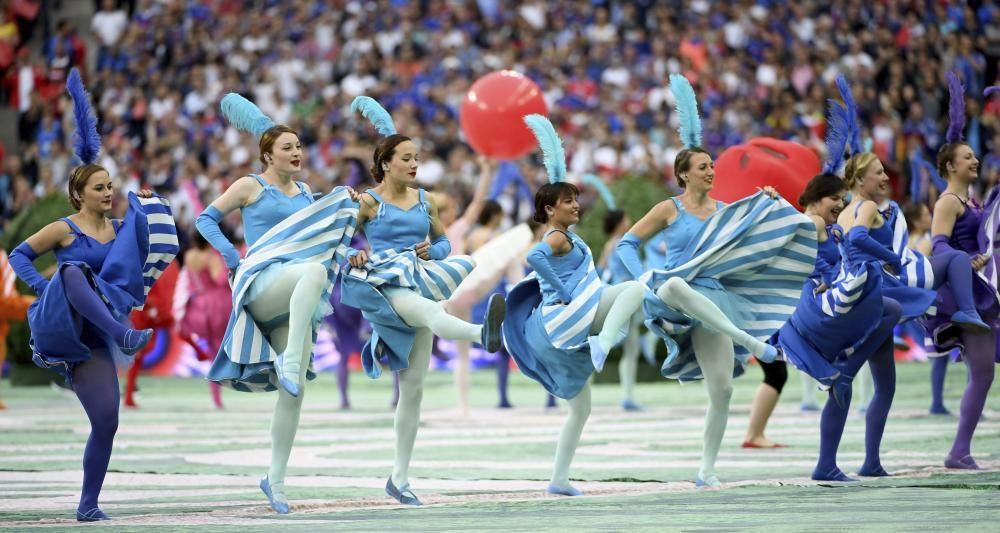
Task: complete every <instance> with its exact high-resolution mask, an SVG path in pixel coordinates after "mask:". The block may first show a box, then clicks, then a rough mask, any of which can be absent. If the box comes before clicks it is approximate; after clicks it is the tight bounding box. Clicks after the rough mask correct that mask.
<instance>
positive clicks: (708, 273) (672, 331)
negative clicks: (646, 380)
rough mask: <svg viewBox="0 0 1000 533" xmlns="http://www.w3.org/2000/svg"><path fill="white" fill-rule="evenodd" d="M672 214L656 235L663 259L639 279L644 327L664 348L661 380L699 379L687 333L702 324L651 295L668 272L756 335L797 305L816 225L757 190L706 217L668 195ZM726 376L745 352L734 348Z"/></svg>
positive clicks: (777, 324) (812, 255)
mask: <svg viewBox="0 0 1000 533" xmlns="http://www.w3.org/2000/svg"><path fill="white" fill-rule="evenodd" d="M674 202H675V204H676V205H677V209H678V216H677V219H676V220H675V221H674V222H673V224H671V225H670V226H669V227H667V228H666V229H665V230H664V232H665V233H666V236H665V237H666V239H667V245H668V247H669V248H668V250H667V263H666V265H664V267H663V268H662V269H655V270H652V271H650V272H647V273H646V274H644V275H643V276H642V278H641V281H643V282H644V283H645V284H646V286H647V287H648V288H649V289H650V290H649V291H647V293H646V297H645V299H644V301H643V310H644V311H645V314H646V326H647V327H648V328H649V329H650V331H653V332H654V333H656V334H657V335H658V336H659V337H660V338H662V339H663V341H664V343H666V345H667V352H668V353H667V359H666V361H664V363H663V366H662V367H661V368H660V373H661V374H662V375H663V377H665V378H668V379H676V380H679V381H692V380H697V379H701V378H702V377H703V376H702V372H701V366H700V365H699V364H698V361H697V359H696V358H695V356H694V350H693V347H692V345H691V335H690V333H691V331H692V329H693V328H694V327H704V326H703V325H702V324H701V323H700V322H699V321H697V320H695V319H693V318H691V317H689V316H687V315H685V314H684V313H683V312H681V311H680V310H679V309H675V308H673V307H671V306H669V305H667V304H665V303H664V302H662V301H661V300H660V299H659V297H657V296H656V290H657V289H659V288H660V286H661V285H662V284H663V283H664V282H666V281H667V280H668V279H670V278H673V277H680V278H681V279H684V280H685V281H686V282H687V283H688V284H689V285H690V286H691V288H692V289H694V290H696V291H698V292H699V293H701V294H702V295H704V296H705V297H707V298H709V299H710V300H712V302H714V303H715V304H716V305H717V306H718V307H719V308H720V309H721V310H722V312H723V313H724V314H725V315H726V316H727V317H729V319H730V320H732V322H733V323H734V324H736V325H737V326H738V327H740V328H741V329H743V330H745V331H746V332H747V333H749V334H751V335H753V336H754V337H757V338H758V339H761V340H766V339H768V338H770V337H771V336H772V335H773V334H774V333H775V332H776V331H777V330H778V329H779V328H781V326H782V325H783V324H784V323H785V322H786V321H787V320H788V318H789V317H790V316H791V315H792V312H793V311H794V310H795V306H796V304H797V303H798V299H799V294H800V292H801V290H802V283H803V281H805V280H806V279H807V278H808V276H809V273H810V272H812V270H813V268H814V266H815V261H816V227H815V225H814V224H813V222H812V220H810V219H809V218H808V217H806V216H805V215H803V214H801V213H799V212H798V211H797V210H796V209H795V208H794V207H792V206H791V205H790V204H789V203H788V202H787V201H785V200H784V199H781V198H779V199H777V200H774V199H771V198H769V197H768V196H767V195H765V194H763V193H758V194H755V195H753V196H750V197H747V198H744V199H742V200H739V201H737V202H735V203H733V204H730V205H727V206H725V207H720V208H719V209H718V210H716V212H715V213H713V214H712V215H711V216H710V217H708V218H707V219H706V220H700V219H698V218H697V217H695V216H693V215H691V214H690V213H687V212H685V210H684V208H683V206H682V205H681V203H680V201H678V200H677V199H674ZM734 355H735V357H736V364H735V365H734V367H733V376H734V377H736V376H739V375H741V374H742V373H743V372H744V370H745V366H746V362H747V360H748V359H749V357H750V354H749V352H748V351H747V350H746V349H745V348H744V347H742V346H735V347H734Z"/></svg>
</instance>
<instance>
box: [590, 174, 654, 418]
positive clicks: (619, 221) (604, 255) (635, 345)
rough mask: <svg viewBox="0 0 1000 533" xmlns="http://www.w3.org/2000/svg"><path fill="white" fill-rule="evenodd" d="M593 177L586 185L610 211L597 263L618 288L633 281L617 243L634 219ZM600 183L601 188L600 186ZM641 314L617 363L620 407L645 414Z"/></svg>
mask: <svg viewBox="0 0 1000 533" xmlns="http://www.w3.org/2000/svg"><path fill="white" fill-rule="evenodd" d="M588 177H590V176H585V177H584V182H588V183H590V184H591V185H595V186H596V187H597V190H598V191H599V192H600V193H601V195H602V196H603V197H604V202H605V204H606V205H607V206H608V212H607V214H606V215H604V234H605V235H606V236H607V237H608V242H606V243H605V244H604V250H603V251H602V252H601V259H600V260H599V261H598V262H597V266H598V268H599V269H601V270H603V272H604V275H603V276H602V279H603V280H604V281H605V282H606V283H608V284H610V285H618V284H621V283H624V282H626V281H631V280H632V279H633V278H632V275H631V274H629V272H628V269H627V268H625V263H623V262H622V260H621V258H620V257H618V254H617V248H618V241H620V240H621V238H622V236H624V235H625V232H626V231H628V229H629V228H630V227H631V226H632V220H631V219H630V218H629V216H628V214H627V213H625V211H622V210H621V209H616V208H615V203H614V197H612V196H611V191H610V190H607V188H606V186H604V183H603V182H600V178H597V177H596V176H595V177H594V179H595V180H597V181H596V183H595V182H594V181H592V180H587V178H588ZM597 183H600V185H597ZM642 319H643V315H642V313H639V312H637V313H635V314H634V315H632V318H631V319H630V320H629V325H628V334H627V335H626V336H625V341H624V342H623V343H622V358H621V360H620V361H619V362H618V381H619V383H621V387H622V401H621V406H622V410H624V411H642V406H641V405H639V404H637V403H636V402H635V380H636V373H637V372H638V371H639V343H640V342H641V341H640V337H639V324H641V323H642Z"/></svg>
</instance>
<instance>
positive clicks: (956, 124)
mask: <svg viewBox="0 0 1000 533" xmlns="http://www.w3.org/2000/svg"><path fill="white" fill-rule="evenodd" d="M945 76H947V78H948V132H947V133H945V136H944V140H945V142H948V143H956V142H959V141H961V140H962V132H963V131H965V87H963V86H962V80H960V79H958V76H956V75H955V73H954V72H948V73H947V74H945Z"/></svg>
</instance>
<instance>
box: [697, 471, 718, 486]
mask: <svg viewBox="0 0 1000 533" xmlns="http://www.w3.org/2000/svg"><path fill="white" fill-rule="evenodd" d="M694 486H695V487H698V488H699V489H702V488H713V487H721V486H722V482H721V481H719V478H718V477H716V476H715V475H714V474H713V475H711V476H706V477H705V478H704V479H703V478H702V477H701V476H698V477H696V478H694Z"/></svg>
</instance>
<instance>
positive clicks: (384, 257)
mask: <svg viewBox="0 0 1000 533" xmlns="http://www.w3.org/2000/svg"><path fill="white" fill-rule="evenodd" d="M366 194H370V195H371V196H372V197H373V198H374V199H375V200H376V201H378V203H379V206H378V209H377V211H376V214H375V216H374V217H373V218H372V219H370V220H368V221H367V222H366V223H365V237H367V238H368V243H369V245H370V246H371V250H372V253H371V255H370V256H369V258H368V262H367V263H365V264H364V265H362V266H361V267H358V268H354V267H350V266H348V268H347V270H346V271H345V272H344V276H343V278H342V283H343V285H342V288H341V302H342V303H344V304H345V305H349V306H351V307H356V308H358V309H361V312H362V314H363V315H364V317H365V318H366V319H367V320H368V322H370V323H371V325H372V336H371V338H370V339H369V340H368V342H367V343H365V346H364V348H362V350H361V363H362V365H363V366H364V369H365V373H366V374H367V375H368V377H370V378H372V379H375V378H378V377H379V376H381V375H382V366H381V362H380V360H381V359H382V358H383V357H387V358H388V361H389V368H390V369H391V370H393V371H398V370H405V369H407V368H409V365H410V352H411V350H412V349H413V340H414V338H415V332H414V328H413V327H411V326H409V325H407V324H406V322H404V321H403V319H402V318H401V317H400V316H399V315H398V314H396V311H395V310H393V308H392V306H391V305H390V304H389V300H388V299H387V298H386V297H385V294H384V293H383V291H384V290H385V289H389V288H393V287H398V288H405V289H410V290H413V291H415V292H417V293H418V294H420V295H421V296H423V297H425V298H428V299H430V300H434V301H442V300H446V299H448V298H449V297H450V296H451V294H452V292H454V291H455V289H456V288H457V287H458V285H459V284H460V283H461V282H462V280H463V279H465V277H466V276H468V275H469V273H470V272H472V269H473V268H474V267H475V261H473V259H472V258H471V257H469V256H467V255H454V256H451V257H448V258H445V259H441V260H424V259H420V258H419V257H417V253H416V251H415V247H416V246H417V245H418V244H420V243H421V242H424V241H425V240H426V238H427V236H428V234H429V233H430V227H431V226H430V211H429V207H430V204H429V203H428V202H427V199H426V193H425V192H424V190H423V189H420V190H419V200H418V202H417V203H416V204H414V205H413V206H411V207H410V208H409V209H402V208H400V207H397V206H395V205H392V204H390V203H388V202H385V201H384V200H383V199H382V197H381V196H379V195H378V193H376V192H375V191H374V190H368V191H367V193H366Z"/></svg>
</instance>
